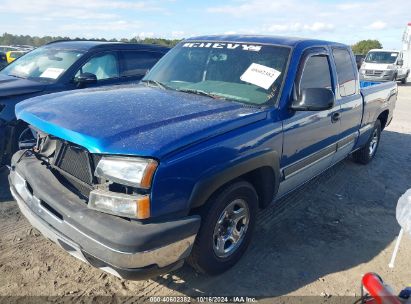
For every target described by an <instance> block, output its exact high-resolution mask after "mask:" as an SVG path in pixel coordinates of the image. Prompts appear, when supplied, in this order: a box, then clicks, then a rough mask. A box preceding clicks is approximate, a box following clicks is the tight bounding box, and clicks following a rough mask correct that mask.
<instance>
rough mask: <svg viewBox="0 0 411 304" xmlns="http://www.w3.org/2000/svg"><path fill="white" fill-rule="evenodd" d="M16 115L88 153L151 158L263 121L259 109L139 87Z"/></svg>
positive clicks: (89, 93) (86, 94)
mask: <svg viewBox="0 0 411 304" xmlns="http://www.w3.org/2000/svg"><path fill="white" fill-rule="evenodd" d="M16 115H17V117H18V118H19V119H22V120H24V121H26V122H27V123H29V124H31V125H33V126H34V127H36V128H38V129H40V130H42V131H43V132H46V133H48V134H51V135H54V136H57V137H59V138H62V139H65V140H67V141H70V142H73V143H75V144H78V145H80V146H83V147H85V148H86V149H88V150H89V151H90V152H92V153H104V154H123V155H140V156H152V157H157V158H161V157H163V156H164V155H166V154H168V153H170V152H172V151H174V150H176V149H179V148H182V147H184V146H187V145H191V144H193V143H196V142H198V141H202V140H205V139H207V138H209V137H212V136H216V135H218V134H222V133H224V132H228V131H230V130H232V129H234V128H238V127H241V126H244V125H247V124H251V123H253V122H256V121H259V120H262V119H265V118H266V112H265V111H263V110H261V109H259V108H254V107H248V106H244V105H242V104H239V103H236V102H231V101H225V100H221V99H212V98H209V97H204V96H198V95H193V94H188V93H181V92H176V91H171V90H162V89H157V88H149V87H146V86H144V85H137V86H113V87H105V88H99V89H87V90H78V91H75V92H73V91H72V92H61V93H56V94H50V95H44V96H40V97H35V98H31V99H28V100H26V101H24V102H22V103H19V104H18V105H17V106H16Z"/></svg>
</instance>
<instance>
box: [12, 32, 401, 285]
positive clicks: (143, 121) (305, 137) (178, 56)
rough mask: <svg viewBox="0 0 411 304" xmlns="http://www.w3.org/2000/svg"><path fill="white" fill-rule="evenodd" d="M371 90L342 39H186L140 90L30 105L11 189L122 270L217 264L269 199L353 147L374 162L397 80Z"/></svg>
mask: <svg viewBox="0 0 411 304" xmlns="http://www.w3.org/2000/svg"><path fill="white" fill-rule="evenodd" d="M19 60H20V59H19ZM363 86H364V88H360V83H359V81H358V70H357V68H356V63H355V58H354V55H353V54H352V52H351V48H350V47H349V46H346V45H343V44H339V43H334V42H327V41H318V40H310V39H301V38H290V37H270V36H237V35H231V36H230V35H228V36H203V37H196V38H192V39H188V40H185V41H183V42H181V43H179V44H178V45H177V46H176V47H175V48H173V49H172V50H171V51H170V52H169V53H168V54H167V55H166V56H164V57H163V58H162V59H161V60H160V61H159V62H158V63H157V64H156V65H155V66H154V67H153V68H152V69H151V70H150V72H149V73H148V74H147V75H146V76H145V78H144V79H143V80H142V82H140V84H138V85H136V86H123V87H121V88H115V87H110V88H104V89H102V88H98V89H93V90H83V91H81V92H62V93H57V94H50V95H47V96H40V97H35V98H32V99H29V100H26V101H25V102H23V103H20V104H18V105H17V107H16V114H17V116H18V118H19V119H21V120H23V121H24V122H26V123H27V124H29V125H31V126H32V128H34V129H35V130H37V141H36V145H35V146H34V147H33V148H30V149H27V150H22V151H18V152H17V153H16V154H15V155H14V157H13V160H12V166H11V172H10V176H9V180H10V187H11V193H12V194H13V196H14V197H15V199H16V201H17V203H18V205H19V207H20V210H21V212H22V214H24V215H25V216H26V217H27V218H28V220H29V221H30V222H31V224H32V225H34V226H35V227H37V228H38V229H39V230H40V231H41V232H42V233H43V234H44V235H46V236H47V237H48V238H49V239H50V240H52V241H54V242H55V243H57V244H59V245H60V246H61V247H62V248H64V249H65V250H67V251H68V252H69V253H70V254H72V255H74V256H76V257H78V258H79V259H81V260H83V261H85V262H86V263H89V264H91V265H93V266H95V267H98V268H100V269H102V270H105V271H108V272H110V273H112V274H114V275H116V276H119V277H122V278H127V279H139V278H144V277H147V276H155V275H157V274H159V273H162V272H168V271H171V270H173V269H175V268H177V267H179V266H181V265H182V264H183V262H184V260H185V259H188V261H189V262H190V264H191V265H192V266H193V267H194V268H195V269H197V270H198V271H200V272H205V273H209V274H218V273H221V272H223V271H225V270H227V269H228V268H230V267H232V266H233V265H234V264H235V263H236V262H237V261H238V260H239V259H240V257H241V256H242V255H243V253H244V252H245V250H246V248H247V246H248V245H249V243H250V240H251V236H252V233H253V230H254V226H255V224H256V219H257V216H258V212H257V211H258V209H259V208H265V207H266V206H268V205H269V204H270V203H271V202H272V201H273V200H278V199H280V198H281V197H283V196H284V195H286V194H287V193H289V192H291V191H293V190H295V189H296V188H297V187H299V186H301V185H302V184H304V183H306V182H307V181H308V180H310V179H312V178H314V177H315V176H317V175H318V174H320V173H321V172H323V171H324V170H326V169H327V168H329V167H330V166H333V165H334V164H336V163H338V162H339V161H341V160H343V159H345V158H346V157H347V156H348V155H349V154H352V155H353V159H354V160H355V161H357V162H359V163H362V164H366V163H368V162H370V161H371V160H372V159H373V158H374V156H375V155H376V152H377V148H378V145H379V142H380V137H381V131H382V130H384V128H385V127H386V126H387V125H388V124H389V123H390V122H391V119H392V117H393V111H394V107H395V102H396V99H397V84H396V83H394V82H387V83H378V84H376V83H363ZM284 239H286V237H285V238H284ZM267 254H269V253H267Z"/></svg>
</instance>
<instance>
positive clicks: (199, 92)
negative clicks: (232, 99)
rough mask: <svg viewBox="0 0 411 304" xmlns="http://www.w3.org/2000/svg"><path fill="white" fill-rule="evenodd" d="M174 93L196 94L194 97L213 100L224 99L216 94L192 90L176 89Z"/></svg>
mask: <svg viewBox="0 0 411 304" xmlns="http://www.w3.org/2000/svg"><path fill="white" fill-rule="evenodd" d="M176 91H179V92H183V93H190V94H196V95H201V96H207V97H211V98H213V99H226V98H225V97H223V96H219V95H217V94H213V93H209V92H206V91H203V90H194V89H178V90H176Z"/></svg>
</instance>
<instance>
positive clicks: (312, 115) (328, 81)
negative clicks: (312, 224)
mask: <svg viewBox="0 0 411 304" xmlns="http://www.w3.org/2000/svg"><path fill="white" fill-rule="evenodd" d="M330 59H331V57H330V54H329V51H328V49H326V48H313V49H309V50H307V51H306V52H305V53H304V55H303V57H302V60H301V64H300V67H299V72H298V76H297V79H296V81H295V85H294V87H295V88H294V95H295V96H294V99H295V98H297V97H298V94H299V93H300V92H301V90H302V89H308V88H328V89H331V90H332V91H333V92H334V94H335V85H334V83H335V82H334V81H333V76H332V75H333V73H332V69H331V64H330V63H331V60H330ZM291 102H292V100H291V101H290V103H291ZM340 110H341V109H340V105H339V104H337V103H336V102H334V106H333V108H331V109H329V110H322V111H293V110H290V111H292V112H291V113H290V117H289V118H288V119H286V120H284V125H283V131H284V141H283V157H282V160H281V168H282V172H283V176H284V181H283V182H282V183H281V184H280V188H279V193H278V197H280V196H282V195H284V194H286V193H287V192H289V191H291V190H293V189H295V188H296V187H298V186H299V185H301V184H303V183H304V182H306V181H308V180H310V179H311V178H313V177H314V176H316V175H318V174H319V173H320V172H322V171H324V170H325V169H327V168H328V167H329V166H330V165H331V162H332V159H333V156H334V154H335V152H336V144H337V135H338V134H339V132H340V120H339V115H340Z"/></svg>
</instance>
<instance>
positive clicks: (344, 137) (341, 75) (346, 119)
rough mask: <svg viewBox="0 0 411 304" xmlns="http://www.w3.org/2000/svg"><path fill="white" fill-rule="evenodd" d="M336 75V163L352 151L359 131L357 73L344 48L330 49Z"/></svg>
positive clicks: (361, 101) (351, 58)
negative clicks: (338, 109) (337, 124)
mask: <svg viewBox="0 0 411 304" xmlns="http://www.w3.org/2000/svg"><path fill="white" fill-rule="evenodd" d="M332 53H333V58H334V62H335V68H336V74H337V82H338V85H337V89H336V94H335V95H336V102H337V104H339V105H340V106H341V111H340V126H341V131H340V132H339V134H338V141H337V152H336V155H335V157H334V159H333V163H336V162H338V161H340V160H342V159H344V158H345V157H346V156H347V155H348V154H349V153H350V152H351V150H352V149H353V147H354V144H355V141H356V139H357V137H358V130H359V129H360V125H361V119H362V111H363V98H362V96H361V92H360V86H359V80H358V71H357V69H356V64H355V60H354V56H352V55H351V52H350V51H349V50H348V49H347V48H344V47H332Z"/></svg>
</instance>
